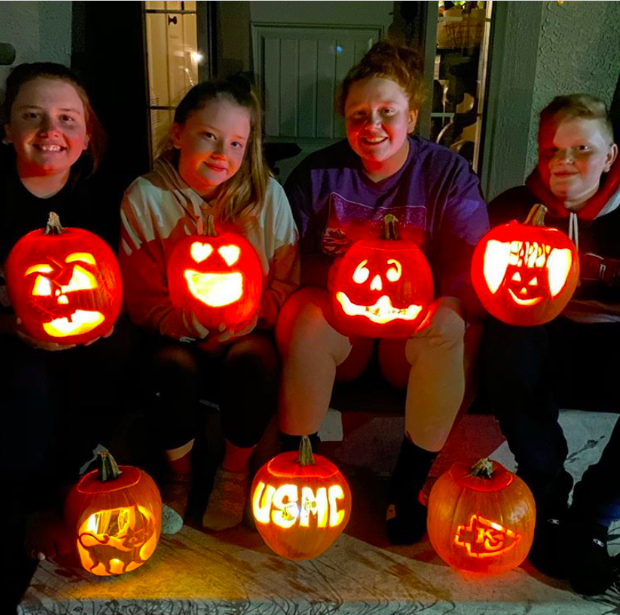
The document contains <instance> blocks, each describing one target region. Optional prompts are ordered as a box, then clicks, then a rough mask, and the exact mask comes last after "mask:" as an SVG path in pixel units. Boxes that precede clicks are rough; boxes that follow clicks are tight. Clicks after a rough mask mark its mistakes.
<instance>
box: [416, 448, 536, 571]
mask: <svg viewBox="0 0 620 615" xmlns="http://www.w3.org/2000/svg"><path fill="white" fill-rule="evenodd" d="M483 461H487V460H483ZM479 463H482V462H479ZM490 464H491V467H492V473H491V477H490V478H483V477H480V476H475V475H474V474H475V472H474V473H472V470H474V469H475V468H476V466H473V468H472V465H471V464H467V463H455V464H454V465H453V466H452V467H451V468H450V470H448V471H447V472H446V473H444V474H443V475H442V476H441V477H440V478H439V479H438V480H437V482H436V483H435V484H434V485H433V488H432V490H431V493H430V496H429V502H428V520H427V529H428V536H429V539H430V541H431V544H432V545H433V548H434V549H435V551H437V554H438V555H439V556H440V557H441V559H443V560H444V561H445V562H446V563H447V564H449V565H450V566H452V567H453V568H456V569H457V570H465V571H469V572H482V573H488V574H497V573H502V572H507V571H508V570H512V569H513V568H515V567H517V566H519V565H520V564H521V563H522V562H523V560H525V558H526V557H527V554H528V553H529V550H530V547H531V546H532V541H533V539H534V525H535V522H536V505H535V503H534V497H533V496H532V493H531V491H530V490H529V488H528V486H527V485H526V484H525V483H524V482H523V481H522V480H521V479H520V478H519V477H518V476H516V475H515V474H513V473H512V472H509V471H508V470H507V469H506V468H504V467H503V466H502V465H501V464H499V463H497V462H496V461H491V462H490ZM476 465H477V464H476Z"/></svg>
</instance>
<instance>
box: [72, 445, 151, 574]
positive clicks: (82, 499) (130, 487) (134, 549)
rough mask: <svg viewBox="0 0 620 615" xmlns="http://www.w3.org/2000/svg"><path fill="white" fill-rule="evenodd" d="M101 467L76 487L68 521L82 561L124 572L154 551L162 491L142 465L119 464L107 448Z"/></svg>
mask: <svg viewBox="0 0 620 615" xmlns="http://www.w3.org/2000/svg"><path fill="white" fill-rule="evenodd" d="M97 454H98V455H99V457H100V463H101V469H99V470H93V471H92V472H89V473H88V474H86V475H85V476H83V477H82V478H81V479H80V481H79V482H78V483H77V484H76V485H75V486H74V487H73V488H72V490H71V491H70V492H69V495H68V497H67V501H66V504H65V522H66V526H67V528H68V529H69V531H71V532H74V534H73V535H74V537H75V541H76V542H75V544H76V546H77V552H78V555H79V558H80V562H81V564H82V566H83V567H84V569H85V570H88V571H89V572H92V573H93V574H96V575H98V576H109V575H117V574H123V573H124V572H130V571H132V570H135V569H136V568H139V567H140V566H142V564H144V562H146V560H148V559H149V557H151V555H152V554H153V552H154V551H155V547H156V546H157V542H158V541H159V535H160V531H161V496H160V494H159V490H158V489H157V486H156V485H155V482H154V481H153V479H152V478H151V477H150V476H149V475H148V474H146V473H145V472H144V471H143V470H140V469H139V468H134V467H131V466H120V468H119V467H118V466H117V465H116V462H115V461H114V459H113V458H112V456H111V455H110V454H109V453H108V452H107V451H105V450H103V451H101V450H100V451H99V452H98V453H97Z"/></svg>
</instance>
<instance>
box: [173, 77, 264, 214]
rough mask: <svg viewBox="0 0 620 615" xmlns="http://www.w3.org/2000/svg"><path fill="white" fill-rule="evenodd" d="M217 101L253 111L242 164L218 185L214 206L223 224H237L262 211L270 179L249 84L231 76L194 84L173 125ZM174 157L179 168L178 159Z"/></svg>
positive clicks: (258, 113) (257, 106)
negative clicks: (224, 222)
mask: <svg viewBox="0 0 620 615" xmlns="http://www.w3.org/2000/svg"><path fill="white" fill-rule="evenodd" d="M216 99H224V100H228V101H230V102H232V103H234V104H236V105H239V106H240V107H243V108H245V109H249V111H250V118H251V124H250V137H249V139H248V143H247V146H246V151H245V156H244V157H243V162H242V163H241V167H239V170H238V171H237V173H235V175H233V177H231V178H230V179H228V180H227V181H226V182H224V183H223V184H222V185H221V186H219V188H218V191H217V193H216V197H215V203H214V205H215V208H216V211H217V212H218V213H219V215H220V217H221V219H222V220H223V221H227V220H230V221H237V220H239V219H240V218H241V216H242V215H243V214H244V213H245V212H247V211H249V210H250V209H253V208H256V209H258V210H260V209H262V207H263V204H264V202H265V192H266V190H267V183H268V182H269V177H270V173H269V169H268V168H267V166H266V164H265V161H264V158H263V137H262V111H261V106H260V102H259V101H258V97H257V96H256V94H255V93H254V91H253V90H252V86H251V84H250V82H249V81H247V79H244V78H243V77H231V78H228V79H224V80H220V81H205V82H203V83H199V84H197V85H195V86H194V87H193V88H192V89H191V90H190V91H189V92H188V93H187V94H186V95H185V96H184V97H183V100H181V102H180V103H179V105H178V106H177V108H176V111H175V113H174V123H175V124H179V125H181V126H182V125H183V124H185V122H186V121H187V119H188V117H189V116H190V115H191V114H192V113H194V112H196V111H200V109H202V108H204V107H205V106H206V105H207V103H209V102H210V101H211V100H216ZM174 158H175V160H174V161H175V163H177V165H178V156H177V155H174Z"/></svg>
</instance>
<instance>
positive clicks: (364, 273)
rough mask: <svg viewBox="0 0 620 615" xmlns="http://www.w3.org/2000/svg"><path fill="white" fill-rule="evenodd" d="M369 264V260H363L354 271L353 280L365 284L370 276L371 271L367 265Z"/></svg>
mask: <svg viewBox="0 0 620 615" xmlns="http://www.w3.org/2000/svg"><path fill="white" fill-rule="evenodd" d="M367 264H368V260H363V261H362V262H361V263H360V264H359V265H358V266H357V267H356V268H355V271H354V272H353V281H354V282H355V283H356V284H363V283H364V282H365V281H366V280H367V279H368V278H369V276H370V271H368V268H367V267H366V265H367Z"/></svg>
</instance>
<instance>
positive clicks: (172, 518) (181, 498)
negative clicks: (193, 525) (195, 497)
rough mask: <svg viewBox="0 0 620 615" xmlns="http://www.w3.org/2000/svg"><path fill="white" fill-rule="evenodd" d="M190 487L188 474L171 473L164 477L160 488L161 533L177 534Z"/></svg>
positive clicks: (190, 481) (184, 511)
mask: <svg viewBox="0 0 620 615" xmlns="http://www.w3.org/2000/svg"><path fill="white" fill-rule="evenodd" d="M191 488H192V477H191V475H190V474H172V473H169V474H167V475H166V476H165V477H164V481H163V484H162V488H161V499H162V504H163V506H162V513H161V533H162V534H177V533H178V532H180V531H181V528H182V527H183V522H184V520H185V513H186V512H187V502H188V500H189V492H190V491H191Z"/></svg>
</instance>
